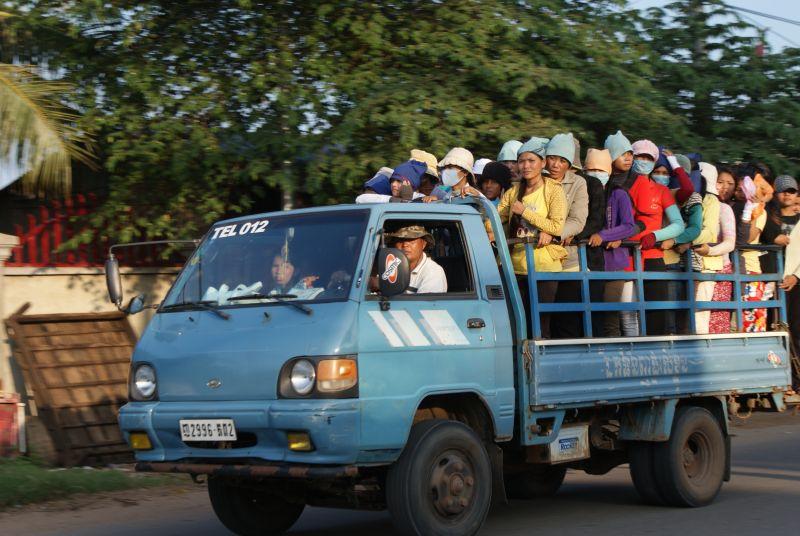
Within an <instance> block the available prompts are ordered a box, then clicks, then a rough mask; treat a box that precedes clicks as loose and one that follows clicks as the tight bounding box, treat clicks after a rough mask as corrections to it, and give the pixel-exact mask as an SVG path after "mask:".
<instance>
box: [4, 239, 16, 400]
mask: <svg viewBox="0 0 800 536" xmlns="http://www.w3.org/2000/svg"><path fill="white" fill-rule="evenodd" d="M18 245H19V238H17V237H16V236H12V235H7V234H2V233H0V391H3V392H6V393H14V392H16V386H15V385H14V375H13V374H12V371H11V344H10V343H9V340H8V334H7V333H6V324H5V320H6V314H7V313H6V310H5V303H6V299H5V284H6V283H5V277H4V276H5V265H6V261H7V260H8V259H9V258H10V257H11V250H12V249H14V248H15V247H16V246H18Z"/></svg>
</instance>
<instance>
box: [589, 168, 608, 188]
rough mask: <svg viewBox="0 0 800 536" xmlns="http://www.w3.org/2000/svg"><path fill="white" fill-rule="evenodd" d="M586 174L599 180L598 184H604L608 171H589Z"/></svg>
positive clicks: (606, 181)
mask: <svg viewBox="0 0 800 536" xmlns="http://www.w3.org/2000/svg"><path fill="white" fill-rule="evenodd" d="M586 174H587V175H589V176H590V177H594V178H595V179H597V180H599V181H600V184H602V185H603V186H605V185H606V183H608V173H606V172H605V171H589V172H588V173H586Z"/></svg>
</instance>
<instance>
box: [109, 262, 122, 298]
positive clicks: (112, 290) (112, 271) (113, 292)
mask: <svg viewBox="0 0 800 536" xmlns="http://www.w3.org/2000/svg"><path fill="white" fill-rule="evenodd" d="M106 287H107V288H108V298H109V299H110V300H111V303H113V304H114V305H116V306H117V308H119V306H120V304H121V303H122V279H121V278H120V275H119V261H118V260H117V258H116V257H114V254H113V253H109V254H108V259H106Z"/></svg>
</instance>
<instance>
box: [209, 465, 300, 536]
mask: <svg viewBox="0 0 800 536" xmlns="http://www.w3.org/2000/svg"><path fill="white" fill-rule="evenodd" d="M208 497H209V498H210V499H211V506H212V507H213V508H214V513H215V514H217V517H218V518H219V520H220V521H221V522H222V524H223V525H225V527H226V528H227V529H228V530H230V531H231V532H233V533H236V534H239V535H240V536H263V535H269V534H282V533H283V532H285V531H287V530H288V529H289V528H290V527H291V526H292V525H294V523H295V521H297V519H298V518H299V517H300V514H302V513H303V509H304V508H305V504H298V503H292V502H288V501H286V500H285V499H284V498H282V497H281V496H280V495H277V494H273V493H270V492H268V491H262V490H258V489H255V488H248V487H240V486H237V485H235V484H233V483H231V482H230V481H226V480H225V479H222V478H214V477H211V478H209V479H208Z"/></svg>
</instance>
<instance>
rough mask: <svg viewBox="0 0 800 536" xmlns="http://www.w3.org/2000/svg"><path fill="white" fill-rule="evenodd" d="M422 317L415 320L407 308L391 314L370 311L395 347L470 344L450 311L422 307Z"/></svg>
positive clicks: (377, 325)
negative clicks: (423, 308)
mask: <svg viewBox="0 0 800 536" xmlns="http://www.w3.org/2000/svg"><path fill="white" fill-rule="evenodd" d="M420 314H421V315H422V318H420V319H419V320H416V321H415V320H414V318H412V316H411V315H410V314H409V313H408V311H403V310H393V311H389V312H388V313H381V312H379V311H370V312H369V316H370V318H372V321H373V322H374V323H375V326H376V327H377V328H378V330H379V331H380V332H381V333H382V334H383V336H384V337H385V338H386V341H387V342H388V343H389V345H390V346H392V347H395V348H397V347H403V346H431V345H432V344H433V345H435V346H458V345H469V344H470V342H469V339H467V337H466V336H465V335H464V332H462V331H461V329H459V327H458V325H457V324H456V322H455V320H453V317H452V316H450V313H448V312H447V311H440V310H423V311H420Z"/></svg>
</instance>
